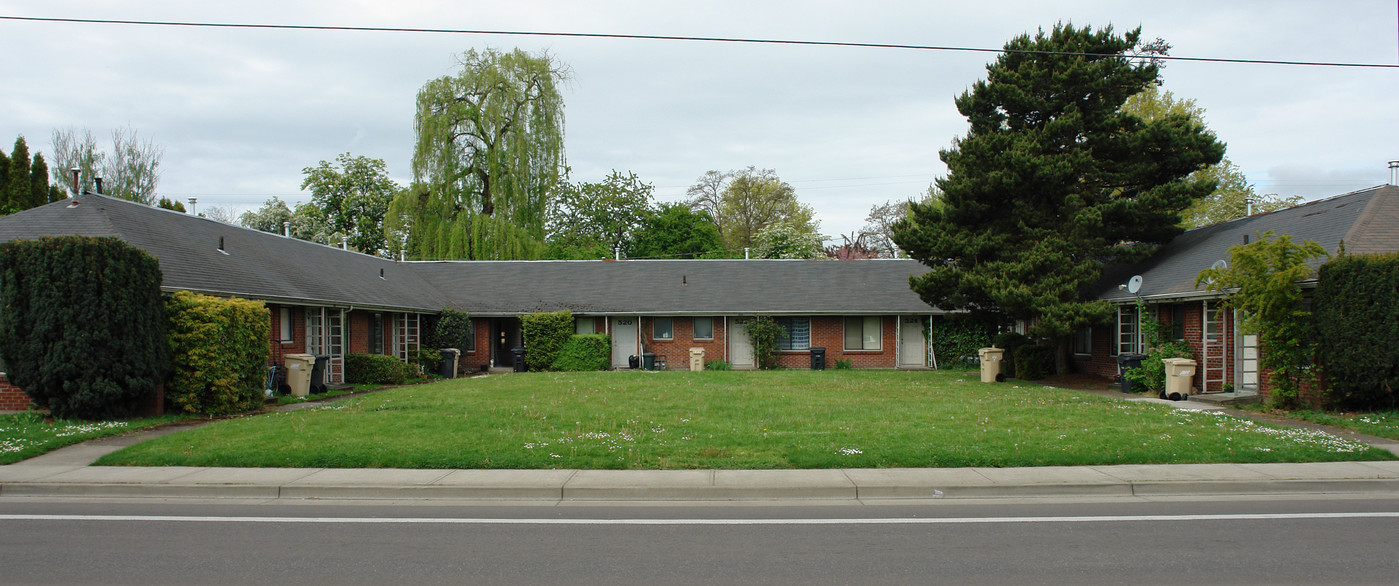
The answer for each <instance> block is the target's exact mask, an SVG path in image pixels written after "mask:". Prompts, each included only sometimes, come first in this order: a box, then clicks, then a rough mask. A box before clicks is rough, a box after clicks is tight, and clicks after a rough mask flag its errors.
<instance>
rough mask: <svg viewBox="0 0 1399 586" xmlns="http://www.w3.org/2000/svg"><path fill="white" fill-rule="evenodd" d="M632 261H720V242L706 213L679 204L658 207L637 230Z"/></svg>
mask: <svg viewBox="0 0 1399 586" xmlns="http://www.w3.org/2000/svg"><path fill="white" fill-rule="evenodd" d="M632 246H633V248H632V256H633V258H721V257H723V256H724V254H723V246H724V245H723V241H722V240H720V239H719V227H718V226H716V225H715V224H714V220H713V218H711V217H710V215H709V212H706V211H704V210H699V211H694V210H691V209H690V207H689V206H687V205H685V204H679V203H666V204H661V207H660V209H659V210H657V211H656V212H655V213H653V214H651V215H650V216H648V217H647V218H646V219H645V220H644V221H643V222H642V223H641V228H640V229H639V230H637V233H636V238H634V239H633V244H632Z"/></svg>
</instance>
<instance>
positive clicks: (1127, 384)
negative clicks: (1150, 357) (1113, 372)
mask: <svg viewBox="0 0 1399 586" xmlns="http://www.w3.org/2000/svg"><path fill="white" fill-rule="evenodd" d="M1143 360H1146V355H1145V354H1133V353H1131V352H1123V353H1121V354H1118V355H1117V376H1118V377H1120V378H1121V379H1122V392H1124V393H1130V392H1132V381H1130V380H1128V379H1127V371H1129V370H1132V369H1134V368H1141V367H1142V361H1143Z"/></svg>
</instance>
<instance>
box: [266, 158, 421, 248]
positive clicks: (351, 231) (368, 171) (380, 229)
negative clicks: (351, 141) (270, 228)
mask: <svg viewBox="0 0 1399 586" xmlns="http://www.w3.org/2000/svg"><path fill="white" fill-rule="evenodd" d="M301 173H302V174H303V175H305V176H306V178H305V180H303V181H302V182H301V189H302V190H303V191H304V190H309V191H310V192H311V203H312V204H313V205H315V206H316V207H317V208H320V211H321V213H322V214H323V215H324V217H325V224H326V225H327V226H328V227H329V230H330V231H331V232H334V233H338V234H342V235H345V236H348V237H349V238H350V240H349V242H350V246H351V247H353V248H354V249H355V250H358V251H360V252H363V253H365V254H372V255H379V256H383V255H388V254H389V251H388V245H387V242H386V241H385V237H384V215H385V214H386V213H388V209H389V202H390V201H391V200H392V199H393V197H394V194H396V193H398V192H399V191H401V190H402V188H401V187H399V186H398V184H397V183H394V181H393V180H392V179H390V178H389V172H388V165H387V164H385V163H384V161H383V159H373V158H369V157H365V156H351V155H350V153H344V154H341V155H339V156H337V157H336V158H335V163H334V164H331V163H330V162H327V161H321V162H320V164H318V165H316V166H314V167H306V168H305V169H302V170H301ZM274 231H275V230H274Z"/></svg>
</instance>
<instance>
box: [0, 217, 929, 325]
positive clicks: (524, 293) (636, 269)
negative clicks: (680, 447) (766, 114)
mask: <svg viewBox="0 0 1399 586" xmlns="http://www.w3.org/2000/svg"><path fill="white" fill-rule="evenodd" d="M58 235H81V236H113V237H116V238H120V239H121V240H123V241H125V242H127V243H129V244H131V245H133V246H136V247H137V248H140V249H142V250H145V251H146V252H148V253H150V254H151V255H153V256H155V257H156V258H157V259H159V261H160V268H161V271H162V272H163V273H164V285H163V287H164V288H165V289H166V290H178V289H188V290H190V291H195V292H199V293H208V294H214V295H225V296H229V295H231V296H239V297H249V298H253V299H259V300H264V301H270V302H284V303H294V304H306V305H334V306H340V307H358V308H364V309H376V310H389V311H421V312H436V311H438V310H440V309H441V308H443V307H455V308H457V309H461V310H463V311H466V312H468V313H470V314H472V315H480V316H509V315H517V314H520V313H530V312H536V311H556V310H560V309H568V310H571V311H573V312H575V313H584V314H632V315H636V314H647V315H723V314H729V315H733V314H754V313H764V314H787V315H805V314H928V313H939V310H937V309H935V308H933V307H930V306H929V305H928V304H926V303H924V302H923V301H922V300H921V299H919V298H918V295H917V294H915V293H913V291H912V290H910V289H909V284H908V278H909V276H911V275H916V274H922V273H924V272H926V271H927V269H926V267H924V266H923V265H922V264H920V263H918V262H916V261H912V260H848V261H805V260H627V261H615V262H614V261H446V262H406V263H403V262H394V261H392V260H387V259H382V258H378V257H374V256H369V255H365V254H360V253H357V252H350V251H346V250H341V249H339V248H334V247H330V246H324V245H320V244H315V243H311V242H306V241H303V240H297V239H294V238H286V237H283V236H278V235H276V234H270V233H267V232H259V231H257V230H250V229H247V228H242V227H239V226H233V225H229V224H224V223H221V222H217V221H214V220H209V219H206V218H200V217H195V216H191V215H187V214H183V213H179V212H173V211H169V210H163V209H159V208H153V207H150V206H146V205H142V204H138V203H133V202H129V201H125V200H121V199H116V198H111V197H106V196H102V195H94V194H83V195H80V196H78V197H76V198H74V199H69V200H64V201H60V202H55V203H51V204H48V205H45V206H41V207H38V208H34V209H31V210H26V211H24V212H20V213H18V214H13V215H10V216H7V217H3V218H0V241H7V240H15V239H21V238H30V239H32V238H40V237H43V236H58ZM220 242H222V244H223V246H222V250H220V246H219V245H220ZM381 274H382V275H383V278H380V275H381Z"/></svg>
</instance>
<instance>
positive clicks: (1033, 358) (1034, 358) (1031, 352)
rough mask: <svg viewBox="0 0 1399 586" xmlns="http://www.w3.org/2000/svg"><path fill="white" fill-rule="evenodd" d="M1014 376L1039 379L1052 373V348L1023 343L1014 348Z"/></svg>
mask: <svg viewBox="0 0 1399 586" xmlns="http://www.w3.org/2000/svg"><path fill="white" fill-rule="evenodd" d="M1015 368H1016V378H1020V379H1024V380H1040V379H1042V378H1044V377H1046V376H1049V375H1051V374H1054V349H1053V348H1050V347H1048V346H1036V345H1034V344H1025V345H1023V346H1021V347H1019V348H1016V349H1015Z"/></svg>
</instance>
